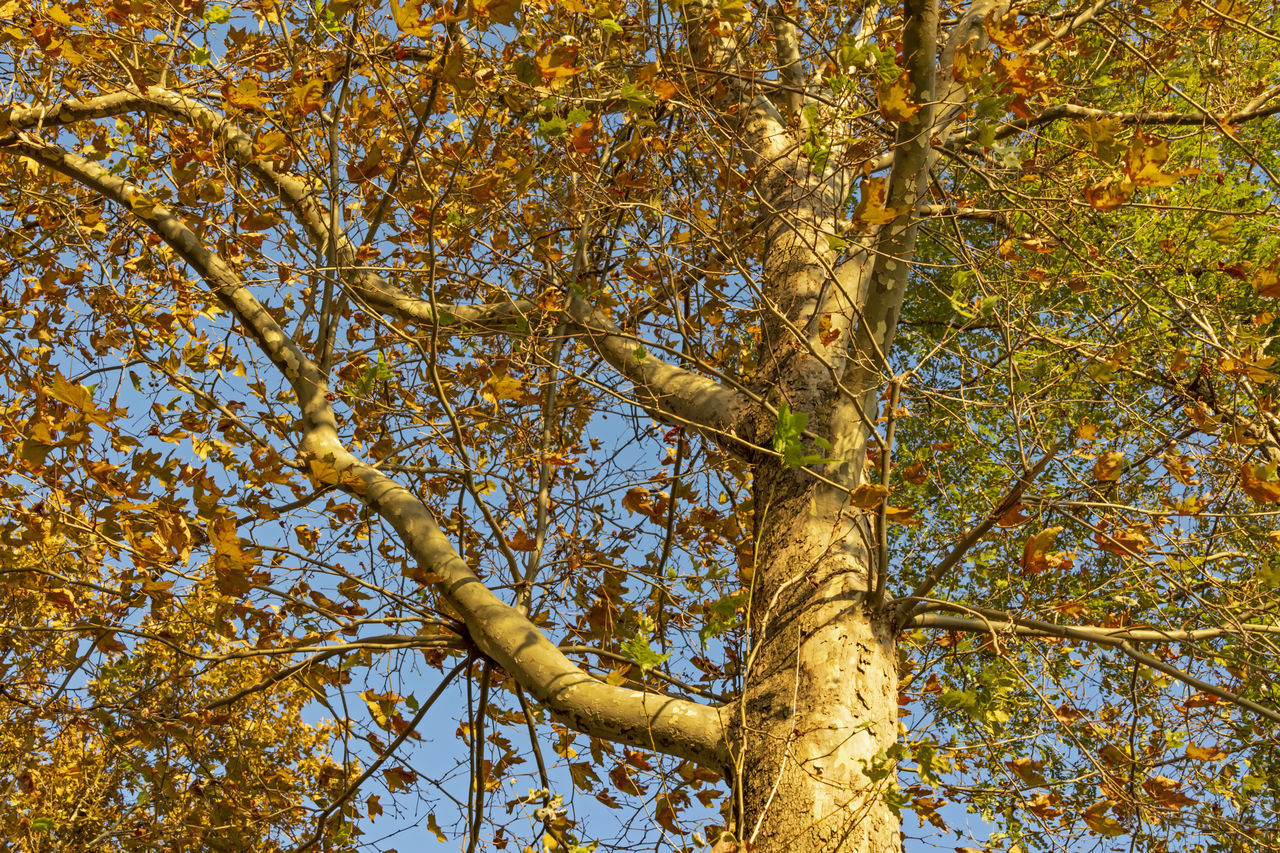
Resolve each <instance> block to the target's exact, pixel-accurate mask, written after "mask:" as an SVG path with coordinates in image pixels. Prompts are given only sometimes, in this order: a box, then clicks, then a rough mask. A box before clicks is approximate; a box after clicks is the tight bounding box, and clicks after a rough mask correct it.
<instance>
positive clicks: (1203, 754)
mask: <svg viewBox="0 0 1280 853" xmlns="http://www.w3.org/2000/svg"><path fill="white" fill-rule="evenodd" d="M1226 757H1227V754H1226V753H1225V752H1223V751H1222V750H1221V749H1219V748H1218V747H1216V746H1196V745H1195V744H1194V743H1193V744H1189V745H1188V746H1187V758H1191V759H1194V760H1196V761H1221V760H1222V759H1224V758H1226Z"/></svg>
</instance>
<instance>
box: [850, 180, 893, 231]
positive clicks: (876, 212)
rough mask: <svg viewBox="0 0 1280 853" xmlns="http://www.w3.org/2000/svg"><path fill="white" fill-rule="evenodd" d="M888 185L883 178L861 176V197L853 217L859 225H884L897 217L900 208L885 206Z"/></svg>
mask: <svg viewBox="0 0 1280 853" xmlns="http://www.w3.org/2000/svg"><path fill="white" fill-rule="evenodd" d="M887 193H888V185H887V182H886V181H885V179H884V178H863V179H862V197H861V199H859V201H858V206H857V207H856V208H854V211H853V218H854V220H855V221H857V222H858V223H859V224H861V225H872V226H875V225H885V224H888V223H890V222H892V221H893V220H895V219H897V218H898V216H899V214H901V213H902V210H901V209H900V208H896V207H885V201H886V199H887Z"/></svg>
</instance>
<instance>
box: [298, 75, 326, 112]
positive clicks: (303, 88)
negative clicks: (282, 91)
mask: <svg viewBox="0 0 1280 853" xmlns="http://www.w3.org/2000/svg"><path fill="white" fill-rule="evenodd" d="M326 97H327V96H326V95H325V91H324V81H323V80H321V79H318V78H312V79H310V80H307V81H306V82H304V83H298V84H297V85H295V86H294V87H293V95H292V98H293V103H294V104H295V105H296V106H297V108H298V113H299V114H300V115H308V114H309V113H313V112H315V111H316V110H318V109H320V107H322V106H323V105H324V102H325V98H326Z"/></svg>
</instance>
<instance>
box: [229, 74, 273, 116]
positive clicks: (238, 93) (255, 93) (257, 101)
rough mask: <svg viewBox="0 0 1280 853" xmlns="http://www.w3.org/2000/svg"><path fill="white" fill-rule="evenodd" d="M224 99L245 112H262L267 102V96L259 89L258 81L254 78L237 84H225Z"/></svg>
mask: <svg viewBox="0 0 1280 853" xmlns="http://www.w3.org/2000/svg"><path fill="white" fill-rule="evenodd" d="M222 97H224V98H226V100H227V103H228V104H230V105H231V106H233V107H235V108H236V109H239V110H245V111H251V110H261V109H262V107H263V105H264V104H266V102H267V98H266V96H264V95H263V94H262V91H261V89H259V88H258V81H257V80H255V79H254V78H252V77H245V78H243V79H241V80H240V81H239V82H237V83H235V84H232V83H226V84H224V85H223V87H222Z"/></svg>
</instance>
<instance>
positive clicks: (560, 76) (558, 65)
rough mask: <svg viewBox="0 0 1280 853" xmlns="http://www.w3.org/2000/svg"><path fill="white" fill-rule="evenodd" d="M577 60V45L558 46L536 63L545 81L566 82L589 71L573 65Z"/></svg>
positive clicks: (538, 58)
mask: <svg viewBox="0 0 1280 853" xmlns="http://www.w3.org/2000/svg"><path fill="white" fill-rule="evenodd" d="M577 58H578V48H577V47H576V46H575V45H569V44H557V45H556V46H555V47H553V48H552V49H551V51H550V52H549V53H544V54H542V55H541V56H539V57H537V58H536V59H535V60H534V62H535V64H536V65H537V66H538V73H539V74H540V75H542V79H543V80H546V81H548V82H555V81H559V80H565V79H567V78H569V77H573V76H575V75H577V74H581V73H582V72H583V71H586V70H587V69H586V68H584V67H580V66H576V65H574V64H573V63H574V61H575V60H576V59H577Z"/></svg>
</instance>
